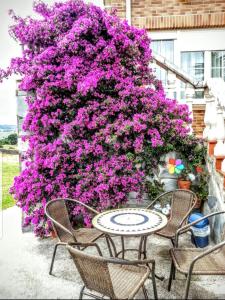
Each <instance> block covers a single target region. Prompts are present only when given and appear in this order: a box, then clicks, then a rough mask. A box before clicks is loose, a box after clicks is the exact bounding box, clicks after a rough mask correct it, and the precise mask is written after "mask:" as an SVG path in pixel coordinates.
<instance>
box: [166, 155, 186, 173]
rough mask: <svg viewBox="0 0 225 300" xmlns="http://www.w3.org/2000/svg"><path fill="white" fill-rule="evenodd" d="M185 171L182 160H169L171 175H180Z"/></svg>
mask: <svg viewBox="0 0 225 300" xmlns="http://www.w3.org/2000/svg"><path fill="white" fill-rule="evenodd" d="M183 169H184V165H183V163H182V160H181V159H173V158H170V159H169V163H168V170H169V173H170V174H174V173H175V174H180V173H181V172H182V170H183Z"/></svg>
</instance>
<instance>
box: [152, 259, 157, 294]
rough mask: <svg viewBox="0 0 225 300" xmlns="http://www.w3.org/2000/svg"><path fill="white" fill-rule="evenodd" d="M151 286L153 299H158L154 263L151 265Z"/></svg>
mask: <svg viewBox="0 0 225 300" xmlns="http://www.w3.org/2000/svg"><path fill="white" fill-rule="evenodd" d="M151 272H152V286H153V292H154V297H155V299H158V293H157V287H156V280H155V265H152V269H151Z"/></svg>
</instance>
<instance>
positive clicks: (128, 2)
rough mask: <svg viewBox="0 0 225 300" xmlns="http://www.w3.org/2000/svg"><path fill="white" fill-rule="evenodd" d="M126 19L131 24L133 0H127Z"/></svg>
mask: <svg viewBox="0 0 225 300" xmlns="http://www.w3.org/2000/svg"><path fill="white" fill-rule="evenodd" d="M126 19H127V22H128V24H129V25H131V0H126Z"/></svg>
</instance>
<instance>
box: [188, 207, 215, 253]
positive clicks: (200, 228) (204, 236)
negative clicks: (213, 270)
mask: <svg viewBox="0 0 225 300" xmlns="http://www.w3.org/2000/svg"><path fill="white" fill-rule="evenodd" d="M202 217H204V215H203V214H201V213H197V212H196V213H193V214H191V215H190V217H189V219H188V222H189V223H192V222H194V221H197V220H198V219H200V218H202ZM191 229H192V232H193V237H192V242H193V243H194V242H195V244H196V246H197V247H199V248H204V247H206V246H208V244H209V234H210V227H209V220H208V219H204V220H202V221H200V222H199V223H197V224H195V225H194V226H192V227H191ZM193 239H194V240H193Z"/></svg>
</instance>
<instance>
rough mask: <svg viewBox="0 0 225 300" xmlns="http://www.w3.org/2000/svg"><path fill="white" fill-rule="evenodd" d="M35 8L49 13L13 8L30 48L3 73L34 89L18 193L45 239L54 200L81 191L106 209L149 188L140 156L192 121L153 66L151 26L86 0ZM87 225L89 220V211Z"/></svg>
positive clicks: (20, 37)
mask: <svg viewBox="0 0 225 300" xmlns="http://www.w3.org/2000/svg"><path fill="white" fill-rule="evenodd" d="M34 10H35V12H36V13H38V14H39V15H40V16H41V18H39V19H34V18H31V17H28V18H20V17H18V16H15V14H14V13H12V12H11V15H12V17H13V18H14V21H15V24H14V25H13V26H12V27H11V28H10V33H11V35H12V36H13V37H14V38H15V39H16V40H17V41H18V42H19V43H20V44H22V45H23V51H22V55H21V57H17V58H14V59H12V61H11V65H10V67H9V68H8V69H7V70H6V71H1V77H2V78H3V77H7V76H9V75H10V74H12V73H17V74H20V75H21V77H22V81H21V84H20V89H21V90H23V91H26V92H27V94H28V96H27V98H26V101H27V104H28V113H27V115H26V118H25V120H24V124H23V129H24V130H25V131H26V132H27V135H26V136H25V137H24V139H25V140H28V142H29V149H28V151H27V153H26V157H25V159H26V168H25V169H24V170H23V171H22V172H21V174H20V175H19V176H18V177H16V178H15V181H14V185H13V187H12V188H11V192H12V193H13V194H14V195H15V198H16V199H17V204H18V205H19V206H20V207H21V208H22V210H23V211H24V213H25V215H26V217H25V225H27V224H30V223H32V224H33V225H34V231H35V234H36V235H38V236H44V235H47V234H48V233H49V231H50V230H51V224H50V223H49V221H48V220H47V219H46V217H45V215H44V205H45V204H46V202H47V201H49V200H50V199H53V198H56V197H70V198H76V199H78V200H80V201H82V202H84V203H86V204H88V205H91V206H93V207H97V208H98V209H99V210H100V211H101V210H104V209H107V208H109V207H116V206H117V205H118V204H121V203H125V202H126V201H127V195H128V193H129V192H130V191H136V192H138V193H141V191H142V190H143V178H144V176H145V174H146V172H147V171H146V168H143V164H141V167H137V163H138V161H139V160H140V157H142V160H143V157H145V158H146V156H144V155H143V153H144V152H145V150H146V149H147V148H149V147H150V148H151V149H154V151H156V152H157V149H158V148H160V149H162V148H163V147H164V146H165V145H166V143H173V141H174V140H180V139H182V138H183V137H185V136H187V134H188V131H189V129H188V127H187V126H186V125H187V124H188V123H189V122H190V118H189V113H188V108H187V106H186V105H179V104H178V103H177V102H176V100H172V99H167V98H166V96H165V93H164V90H163V88H162V86H161V83H160V82H159V81H158V80H157V79H156V78H155V76H154V75H153V73H152V71H151V69H150V68H149V62H150V60H151V50H150V40H149V38H148V36H147V34H146V32H145V31H144V30H141V29H137V28H135V27H132V26H129V25H128V23H127V22H126V21H121V20H120V19H119V18H118V17H117V16H115V15H114V14H111V15H109V14H108V13H107V12H106V11H102V10H101V9H100V8H99V7H96V6H94V5H91V4H89V5H87V4H84V3H83V2H82V1H80V0H68V1H67V2H63V3H56V4H54V5H53V6H51V7H49V6H47V5H46V4H44V3H42V2H40V1H39V2H35V3H34ZM154 158H155V157H150V158H149V157H147V158H146V159H154ZM146 166H148V164H147V163H146ZM76 212H77V210H76V211H75V210H74V211H72V212H71V218H73V215H74V214H76ZM84 223H85V225H87V226H90V218H89V216H88V215H87V214H86V213H84Z"/></svg>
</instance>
